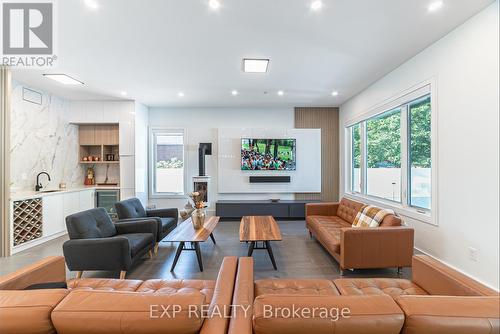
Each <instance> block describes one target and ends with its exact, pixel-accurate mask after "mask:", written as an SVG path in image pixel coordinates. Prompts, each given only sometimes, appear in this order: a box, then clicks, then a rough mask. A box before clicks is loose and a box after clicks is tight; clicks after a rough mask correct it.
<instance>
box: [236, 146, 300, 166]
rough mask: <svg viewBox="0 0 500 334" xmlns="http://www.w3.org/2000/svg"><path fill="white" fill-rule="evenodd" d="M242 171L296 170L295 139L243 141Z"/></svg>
mask: <svg viewBox="0 0 500 334" xmlns="http://www.w3.org/2000/svg"><path fill="white" fill-rule="evenodd" d="M241 170H295V139H251V138H243V139H241Z"/></svg>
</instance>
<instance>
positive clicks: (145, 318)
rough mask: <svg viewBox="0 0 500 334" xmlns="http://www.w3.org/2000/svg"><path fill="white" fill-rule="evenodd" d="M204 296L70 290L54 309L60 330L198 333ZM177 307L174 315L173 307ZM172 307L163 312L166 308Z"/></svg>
mask: <svg viewBox="0 0 500 334" xmlns="http://www.w3.org/2000/svg"><path fill="white" fill-rule="evenodd" d="M204 303H205V296H204V295H202V294H201V293H199V292H190V293H178V294H175V295H167V294H156V293H137V292H124V291H78V290H76V291H71V292H70V293H69V294H68V295H67V297H66V298H64V299H63V300H62V301H61V303H59V304H58V305H57V307H56V308H55V309H54V310H53V311H52V322H53V324H54V327H55V328H56V330H57V332H58V333H85V334H94V333H95V334H101V333H121V334H128V333H130V334H136V333H141V334H157V333H198V332H199V330H200V328H201V326H202V324H203V318H202V317H200V316H199V314H200V313H198V316H196V315H195V314H194V313H193V312H190V310H192V309H196V310H201V308H202V305H204ZM174 305H175V308H176V309H177V311H178V312H177V311H176V313H175V315H174V314H173V313H172V312H173V306H174ZM165 309H168V310H170V311H169V313H168V314H164V313H163V312H164V310H165Z"/></svg>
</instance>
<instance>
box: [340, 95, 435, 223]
mask: <svg viewBox="0 0 500 334" xmlns="http://www.w3.org/2000/svg"><path fill="white" fill-rule="evenodd" d="M398 102H399V104H396V105H394V104H393V106H392V107H391V108H390V109H386V110H385V111H384V110H381V112H379V113H376V114H375V115H373V116H370V117H368V118H366V119H364V120H362V121H359V122H357V123H356V124H354V125H351V126H349V127H348V134H349V136H348V138H349V140H350V142H349V144H350V159H349V160H350V173H349V175H348V177H349V180H350V182H349V188H348V191H349V192H351V193H358V194H361V195H364V196H369V197H373V198H374V199H376V198H379V199H383V200H387V201H392V202H396V203H400V205H402V206H403V207H414V208H416V209H417V211H421V212H423V213H428V212H430V210H431V203H432V201H431V197H432V192H431V184H432V183H431V175H432V173H431V171H432V161H431V160H432V154H431V152H432V149H431V119H432V117H431V114H432V111H431V96H430V94H429V93H424V94H423V95H420V96H418V95H417V96H415V94H413V95H410V97H409V98H408V99H406V100H405V99H404V98H401V99H400V100H399V101H398Z"/></svg>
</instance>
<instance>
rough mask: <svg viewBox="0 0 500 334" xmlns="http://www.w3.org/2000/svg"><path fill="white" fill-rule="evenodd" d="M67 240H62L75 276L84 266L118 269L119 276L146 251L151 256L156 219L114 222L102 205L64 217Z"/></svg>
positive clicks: (80, 274) (78, 275) (79, 273)
mask: <svg viewBox="0 0 500 334" xmlns="http://www.w3.org/2000/svg"><path fill="white" fill-rule="evenodd" d="M66 227H67V229H68V234H69V238H70V240H68V241H66V242H65V243H64V244H63V253H64V258H65V260H66V264H67V265H68V268H69V270H71V271H77V278H80V277H81V276H82V273H83V271H85V270H120V278H122V279H123V278H125V275H126V273H127V271H128V270H129V269H130V268H131V267H132V266H133V265H134V264H135V263H136V262H138V261H139V260H140V259H141V258H142V257H143V256H144V255H145V254H146V253H148V252H149V255H150V256H152V249H153V248H154V246H155V242H156V233H157V230H158V228H157V221H156V220H155V219H141V220H129V221H126V222H119V223H114V224H113V222H112V221H111V217H110V216H109V215H108V213H107V212H106V210H105V209H103V208H97V209H91V210H87V211H83V212H79V213H76V214H73V215H70V216H68V217H66Z"/></svg>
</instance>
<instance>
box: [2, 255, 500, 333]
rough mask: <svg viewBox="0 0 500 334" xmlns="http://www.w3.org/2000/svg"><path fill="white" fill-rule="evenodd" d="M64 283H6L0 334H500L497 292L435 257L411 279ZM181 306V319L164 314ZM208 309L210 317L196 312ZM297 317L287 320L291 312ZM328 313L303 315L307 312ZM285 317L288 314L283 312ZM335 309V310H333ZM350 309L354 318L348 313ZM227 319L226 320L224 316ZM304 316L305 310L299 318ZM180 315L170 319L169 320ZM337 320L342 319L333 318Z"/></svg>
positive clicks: (43, 264)
mask: <svg viewBox="0 0 500 334" xmlns="http://www.w3.org/2000/svg"><path fill="white" fill-rule="evenodd" d="M64 280H65V266H64V259H63V258H62V257H50V258H47V259H45V260H42V261H39V262H37V263H35V264H34V265H31V266H28V267H26V268H23V269H22V270H19V271H17V272H15V273H12V274H10V275H7V276H3V277H0V333H2V334H3V333H16V334H18V333H19V334H23V333H59V334H68V333H69V334H72V333H82V334H83V333H155V334H158V333H176V334H182V333H186V334H187V333H203V334H225V333H230V334H252V333H253V334H271V333H272V334H281V333H283V334H285V333H286V334H295V333H315V334H316V333H319V334H322V333H325V334H326V333H328V334H332V333H349V334H356V333H374V334H378V333H380V334H391V333H403V334H423V333H426V334H427V333H430V334H434V333H436V334H437V333H440V334H442V333H444V334H446V333H458V334H465V333H478V334H483V333H485V334H486V333H498V332H499V331H500V319H499V317H500V310H499V308H500V298H499V295H498V292H496V291H494V290H492V289H490V288H488V287H486V286H484V285H482V284H480V283H478V282H476V281H474V280H472V279H470V278H469V277H467V276H465V275H463V274H461V273H459V272H457V271H455V270H453V269H451V268H449V267H447V266H445V265H444V264H442V263H440V262H438V261H436V260H434V259H432V258H430V257H428V256H422V255H418V256H414V257H413V279H412V280H411V281H410V280H404V279H388V278H383V279H382V278H371V279H359V278H353V279H348V278H345V279H336V280H326V279H265V280H257V281H254V277H253V259H252V258H249V257H246V258H240V259H239V260H238V259H237V258H236V257H227V258H224V261H223V263H222V266H221V268H220V270H219V274H218V277H217V279H216V280H215V281H213V280H159V279H155V280H147V281H141V280H117V279H93V278H83V279H77V280H69V281H68V282H67V285H68V288H67V289H41V290H23V289H25V288H26V287H28V286H30V285H32V284H37V283H47V282H61V281H64ZM173 305H175V306H176V307H177V308H178V309H177V310H178V312H177V313H176V315H175V317H172V316H165V314H164V312H163V311H164V310H165V309H167V310H168V309H169V307H171V306H173ZM193 307H194V308H195V309H201V308H205V309H206V311H207V312H206V317H202V316H200V315H199V314H198V313H195V316H192V315H190V314H191V313H190V310H191V309H192V308H193ZM292 309H295V310H297V309H298V310H299V311H298V312H299V313H297V314H298V316H295V314H294V313H283V310H292ZM314 309H316V310H322V309H325V310H329V311H330V313H328V314H326V316H325V314H322V313H321V312H319V313H314V312H312V313H311V312H310V313H303V311H301V310H314ZM279 310H281V311H279ZM332 310H333V311H334V310H337V313H335V312H333V313H332V312H331V311H332ZM345 310H348V313H345V314H344V313H343V312H344V311H345ZM220 312H221V313H220ZM301 312H302V313H301ZM168 314H170V315H172V313H171V312H170V313H168ZM333 320H334V321H333Z"/></svg>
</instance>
